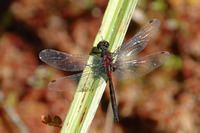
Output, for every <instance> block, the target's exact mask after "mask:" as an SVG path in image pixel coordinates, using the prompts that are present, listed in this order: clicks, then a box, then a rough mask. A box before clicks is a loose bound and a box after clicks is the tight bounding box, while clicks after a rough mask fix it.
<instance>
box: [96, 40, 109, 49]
mask: <svg viewBox="0 0 200 133" xmlns="http://www.w3.org/2000/svg"><path fill="white" fill-rule="evenodd" d="M108 47H109V43H108V42H107V41H105V40H103V41H100V42H99V43H98V44H97V48H98V50H101V51H107V50H108Z"/></svg>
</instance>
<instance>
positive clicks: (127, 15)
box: [61, 0, 137, 133]
mask: <svg viewBox="0 0 200 133" xmlns="http://www.w3.org/2000/svg"><path fill="white" fill-rule="evenodd" d="M136 4H137V0H110V1H109V3H108V6H107V9H106V12H105V14H104V17H103V21H102V24H101V28H100V29H99V33H98V34H97V36H96V39H95V41H94V44H93V47H96V45H97V44H98V42H99V41H101V40H102V38H103V39H104V40H106V41H108V42H109V43H110V46H109V50H110V51H111V52H112V51H115V50H116V49H117V48H118V47H119V46H120V45H121V44H122V41H123V39H124V36H125V34H126V31H127V28H128V25H129V23H130V20H131V18H132V14H133V11H134V9H135V6H136ZM88 62H92V59H89V61H88ZM86 69H89V68H88V67H86ZM105 87H106V82H105V80H104V79H103V78H101V77H99V78H97V79H93V76H91V75H88V78H87V80H80V82H79V85H78V89H79V88H92V90H91V91H88V92H76V94H75V96H74V100H73V102H72V104H71V106H70V109H69V112H68V114H67V117H66V119H65V122H64V124H63V127H62V130H61V133H77V132H81V133H85V132H87V131H88V129H89V126H90V125H91V122H92V120H93V118H94V115H95V113H96V110H97V107H98V105H99V102H100V100H101V97H102V95H103V92H104V90H105Z"/></svg>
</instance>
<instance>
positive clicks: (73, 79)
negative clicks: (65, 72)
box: [47, 71, 98, 91]
mask: <svg viewBox="0 0 200 133" xmlns="http://www.w3.org/2000/svg"><path fill="white" fill-rule="evenodd" d="M91 73H93V72H92V71H90V72H86V73H84V74H82V73H77V74H73V75H70V76H66V77H62V78H59V79H56V80H52V81H51V82H50V83H49V84H48V86H47V88H48V89H49V90H55V91H89V90H91V88H86V87H84V85H83V88H80V89H76V88H77V85H78V83H79V81H80V79H81V78H82V80H88V79H89V76H91V75H90V74H91ZM93 77H94V78H97V77H98V75H96V76H93Z"/></svg>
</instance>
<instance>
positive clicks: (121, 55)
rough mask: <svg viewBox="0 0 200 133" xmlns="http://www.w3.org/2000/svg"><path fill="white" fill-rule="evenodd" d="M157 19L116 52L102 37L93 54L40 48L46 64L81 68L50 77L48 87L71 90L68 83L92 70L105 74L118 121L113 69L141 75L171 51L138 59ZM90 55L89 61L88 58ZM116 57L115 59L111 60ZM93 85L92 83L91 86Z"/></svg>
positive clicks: (125, 75)
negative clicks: (56, 76) (72, 72)
mask: <svg viewBox="0 0 200 133" xmlns="http://www.w3.org/2000/svg"><path fill="white" fill-rule="evenodd" d="M160 23H161V22H160V20H158V19H153V20H150V21H149V22H148V23H147V24H146V25H145V26H144V27H142V28H141V29H140V30H139V31H138V32H137V34H136V35H135V36H133V37H132V38H131V39H129V40H128V41H127V42H125V43H124V44H123V45H121V46H120V47H119V48H117V50H116V52H113V53H111V52H109V50H108V48H109V45H110V44H109V42H107V41H106V40H102V41H100V42H99V43H98V44H97V49H98V50H99V51H100V52H97V53H95V54H93V55H78V54H69V53H64V52H60V51H56V50H52V49H45V50H43V51H41V52H40V54H39V58H40V59H41V60H42V61H43V62H45V63H47V64H48V65H50V66H52V67H55V68H58V69H61V70H64V71H76V72H79V71H83V70H84V69H85V68H86V67H90V68H91V69H87V71H84V73H77V74H73V75H70V76H66V77H62V78H59V79H56V80H52V81H51V82H50V83H49V84H48V86H47V87H48V89H49V90H57V91H65V90H67V91H68V90H73V89H72V88H71V86H73V85H72V84H73V83H74V82H77V83H78V81H79V80H80V78H86V77H87V75H88V74H90V73H93V76H94V77H98V76H102V77H106V78H107V79H108V82H109V88H110V98H111V103H112V109H113V114H114V119H115V121H116V122H117V121H119V117H118V110H117V105H116V98H115V92H114V87H113V82H112V73H114V75H115V77H116V78H117V79H118V80H130V79H135V78H138V77H141V76H143V75H145V74H147V73H149V72H150V71H152V70H154V69H155V68H157V67H159V66H160V65H162V64H163V63H165V62H166V61H167V60H168V59H169V58H170V53H168V52H166V51H161V52H157V53H153V54H150V55H147V56H144V57H140V58H138V59H136V58H135V56H136V55H137V54H138V53H139V52H140V51H142V50H143V49H144V48H145V47H146V45H147V43H148V41H149V40H150V39H151V38H152V37H153V35H154V34H155V33H156V31H158V29H159V27H160ZM89 58H92V59H93V61H92V62H91V63H89V62H88V59H89ZM115 58H116V61H115V60H114V59H115ZM91 88H92V87H91ZM91 88H86V89H85V90H84V91H89V90H91ZM76 91H83V90H78V89H77V90H76Z"/></svg>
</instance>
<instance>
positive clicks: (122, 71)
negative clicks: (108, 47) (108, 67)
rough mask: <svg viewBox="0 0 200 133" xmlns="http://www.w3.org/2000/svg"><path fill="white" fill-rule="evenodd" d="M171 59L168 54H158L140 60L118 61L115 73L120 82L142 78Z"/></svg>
mask: <svg viewBox="0 0 200 133" xmlns="http://www.w3.org/2000/svg"><path fill="white" fill-rule="evenodd" d="M169 58H170V54H169V53H168V52H165V51H162V52H157V53H154V54H151V55H148V56H144V57H142V58H139V59H136V60H135V59H132V60H126V61H121V62H120V61H117V62H116V66H117V69H116V71H117V72H115V73H116V74H117V75H116V77H117V78H118V79H119V80H128V79H130V78H131V79H135V78H138V77H141V76H143V75H145V74H147V73H149V72H150V71H152V70H154V69H155V68H157V67H159V66H160V65H162V64H163V63H165V62H166V61H167V60H168V59H169Z"/></svg>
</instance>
